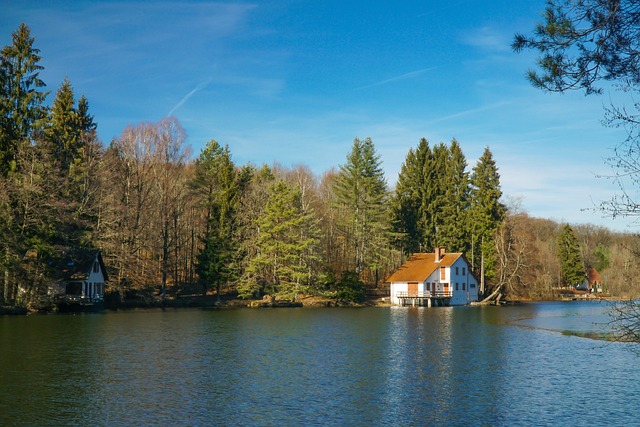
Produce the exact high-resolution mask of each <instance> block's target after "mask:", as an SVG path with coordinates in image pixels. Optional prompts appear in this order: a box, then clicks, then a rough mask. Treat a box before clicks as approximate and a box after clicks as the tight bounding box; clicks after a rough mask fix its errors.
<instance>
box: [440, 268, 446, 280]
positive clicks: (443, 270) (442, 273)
mask: <svg viewBox="0 0 640 427" xmlns="http://www.w3.org/2000/svg"><path fill="white" fill-rule="evenodd" d="M446 278H447V272H446V270H445V269H444V267H440V280H445V279H446Z"/></svg>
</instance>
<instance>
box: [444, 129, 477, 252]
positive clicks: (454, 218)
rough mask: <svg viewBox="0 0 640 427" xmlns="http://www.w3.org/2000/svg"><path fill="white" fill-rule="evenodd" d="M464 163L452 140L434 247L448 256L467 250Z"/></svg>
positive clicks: (467, 184) (465, 164)
mask: <svg viewBox="0 0 640 427" xmlns="http://www.w3.org/2000/svg"><path fill="white" fill-rule="evenodd" d="M466 168H467V161H466V159H465V157H464V154H463V153H462V149H461V148H460V144H458V141H456V140H455V139H454V140H453V141H452V142H451V146H450V147H449V149H448V157H447V161H446V166H445V172H444V177H443V178H444V180H443V184H444V185H443V187H444V188H443V194H444V197H442V199H441V205H440V206H439V211H440V214H441V221H440V224H439V228H438V234H437V240H438V241H437V242H436V245H437V246H440V247H444V248H446V249H447V250H448V251H449V252H466V251H467V250H468V249H469V247H470V242H469V233H468V232H467V229H468V226H467V225H468V221H467V209H468V206H469V174H468V172H466Z"/></svg>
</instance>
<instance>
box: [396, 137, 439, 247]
mask: <svg viewBox="0 0 640 427" xmlns="http://www.w3.org/2000/svg"><path fill="white" fill-rule="evenodd" d="M431 161H432V156H431V149H430V148H429V143H428V142H427V140H426V139H424V138H422V139H421V140H420V143H419V144H418V147H417V148H416V150H415V151H414V150H413V148H411V149H409V153H408V154H407V157H406V160H405V162H404V163H403V164H402V167H401V169H400V174H399V175H398V183H397V184H396V191H395V193H394V196H393V199H392V217H393V219H392V221H393V230H394V232H396V233H397V234H398V236H399V237H398V242H399V249H401V250H402V251H403V252H405V253H414V252H419V251H420V249H422V246H423V245H424V244H425V235H426V230H425V228H424V226H425V224H426V223H428V222H429V221H428V219H426V218H424V215H425V214H426V211H425V209H424V207H423V206H424V205H423V200H424V198H425V191H426V187H427V185H428V184H427V182H426V180H427V177H426V176H425V170H426V169H427V168H428V167H430V162H431Z"/></svg>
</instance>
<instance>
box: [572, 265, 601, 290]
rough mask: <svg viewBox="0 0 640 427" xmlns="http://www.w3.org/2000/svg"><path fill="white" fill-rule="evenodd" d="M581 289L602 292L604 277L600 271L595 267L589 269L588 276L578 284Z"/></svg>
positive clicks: (578, 288) (577, 287)
mask: <svg viewBox="0 0 640 427" xmlns="http://www.w3.org/2000/svg"><path fill="white" fill-rule="evenodd" d="M576 289H577V290H579V291H587V292H596V293H602V279H601V278H600V273H598V270H596V269H595V268H593V267H590V268H588V269H587V278H586V279H584V281H583V282H582V283H581V284H580V285H578V286H576Z"/></svg>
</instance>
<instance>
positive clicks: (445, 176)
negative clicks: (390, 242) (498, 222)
mask: <svg viewBox="0 0 640 427" xmlns="http://www.w3.org/2000/svg"><path fill="white" fill-rule="evenodd" d="M466 167H467V162H466V159H465V157H464V154H463V153H462V150H461V148H460V145H459V144H458V142H457V141H455V140H453V141H452V142H451V146H450V147H447V146H446V145H444V144H438V145H436V146H435V147H434V148H433V150H431V149H430V148H429V143H428V142H427V140H426V139H424V138H423V139H422V140H421V141H420V143H419V144H418V147H417V149H416V150H415V151H414V150H413V149H410V150H409V153H408V154H407V158H406V160H405V163H404V164H403V165H402V169H401V171H400V175H399V176H398V184H397V186H396V192H395V194H394V197H393V200H392V215H393V225H394V231H395V232H396V233H398V234H399V236H400V239H399V246H400V248H401V249H402V250H403V251H404V252H405V253H413V252H419V251H421V252H422V251H427V250H432V249H433V248H434V247H435V246H440V247H445V248H447V250H449V251H465V250H466V248H467V247H468V245H469V243H468V240H469V239H468V232H467V220H466V216H467V209H468V204H469V176H468V175H469V174H468V173H467V172H466Z"/></svg>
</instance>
